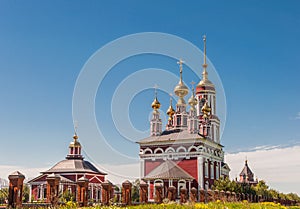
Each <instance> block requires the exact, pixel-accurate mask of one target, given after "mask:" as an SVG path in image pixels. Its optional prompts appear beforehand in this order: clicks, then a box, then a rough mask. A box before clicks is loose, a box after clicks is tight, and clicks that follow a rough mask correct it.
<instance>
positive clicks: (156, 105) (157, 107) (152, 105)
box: [151, 97, 160, 110]
mask: <svg viewBox="0 0 300 209" xmlns="http://www.w3.org/2000/svg"><path fill="white" fill-rule="evenodd" d="M151 107H152V108H153V109H154V110H157V109H159V108H160V103H159V101H158V100H157V97H155V99H154V101H153V102H152V104H151Z"/></svg>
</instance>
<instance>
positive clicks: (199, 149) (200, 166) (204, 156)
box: [137, 36, 230, 201]
mask: <svg viewBox="0 0 300 209" xmlns="http://www.w3.org/2000/svg"><path fill="white" fill-rule="evenodd" d="M203 41H204V63H203V65H202V66H203V72H202V80H201V81H200V82H199V83H198V84H197V86H196V89H194V88H193V89H192V96H191V97H190V98H189V99H188V105H187V103H186V101H185V96H186V95H187V94H188V93H189V89H188V87H187V86H186V85H185V84H184V82H183V61H182V60H179V62H178V64H179V72H180V79H179V82H178V84H177V85H176V86H175V88H174V93H175V95H176V96H177V97H178V100H177V103H176V107H175V109H174V108H173V102H172V99H171V98H170V105H169V108H168V110H167V111H166V114H167V115H168V116H169V118H168V122H167V125H166V127H165V130H162V120H161V118H160V113H159V109H160V102H159V100H158V96H157V92H155V97H154V101H153V103H152V105H151V106H152V108H153V113H152V118H151V121H150V136H149V137H147V138H145V139H142V140H140V141H138V142H137V143H138V144H139V146H140V152H139V156H140V176H141V180H143V181H144V182H145V183H147V184H148V185H149V187H148V200H149V201H153V200H154V197H155V186H156V185H157V184H160V185H161V186H162V188H163V189H162V190H163V194H166V193H167V191H168V188H169V187H173V188H174V187H175V189H176V191H177V196H179V194H180V190H181V189H182V188H184V189H186V190H187V193H188V194H189V193H190V192H191V189H192V188H194V189H197V190H198V192H199V191H200V190H202V189H208V188H211V186H212V185H213V183H214V181H215V180H216V179H219V178H220V177H221V176H222V177H228V176H229V171H230V168H229V166H228V165H227V164H226V163H225V162H224V151H223V146H222V145H221V143H220V120H219V118H218V116H217V107H216V99H217V98H216V89H215V86H214V84H213V83H212V82H211V81H210V80H209V78H208V72H207V66H208V65H207V63H206V37H205V36H204V37H203ZM188 106H189V107H188Z"/></svg>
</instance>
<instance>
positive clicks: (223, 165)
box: [221, 162, 230, 171]
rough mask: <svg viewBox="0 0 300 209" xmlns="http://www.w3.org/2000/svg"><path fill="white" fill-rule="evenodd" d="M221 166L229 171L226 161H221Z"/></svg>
mask: <svg viewBox="0 0 300 209" xmlns="http://www.w3.org/2000/svg"><path fill="white" fill-rule="evenodd" d="M221 167H222V168H223V169H225V170H228V171H230V167H229V165H228V164H227V163H225V162H221Z"/></svg>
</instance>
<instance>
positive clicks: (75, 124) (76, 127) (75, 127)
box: [74, 120, 78, 136]
mask: <svg viewBox="0 0 300 209" xmlns="http://www.w3.org/2000/svg"><path fill="white" fill-rule="evenodd" d="M77 129H78V121H77V120H75V121H74V132H75V136H77Z"/></svg>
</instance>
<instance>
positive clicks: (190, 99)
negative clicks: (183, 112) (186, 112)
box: [188, 82, 198, 111]
mask: <svg viewBox="0 0 300 209" xmlns="http://www.w3.org/2000/svg"><path fill="white" fill-rule="evenodd" d="M194 84H195V83H194V82H192V85H194ZM192 92H193V93H192V95H191V97H190V98H189V100H188V103H189V105H190V106H191V110H194V111H195V110H196V108H195V106H196V105H197V104H198V101H197V99H196V97H195V91H194V86H193V87H192Z"/></svg>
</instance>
